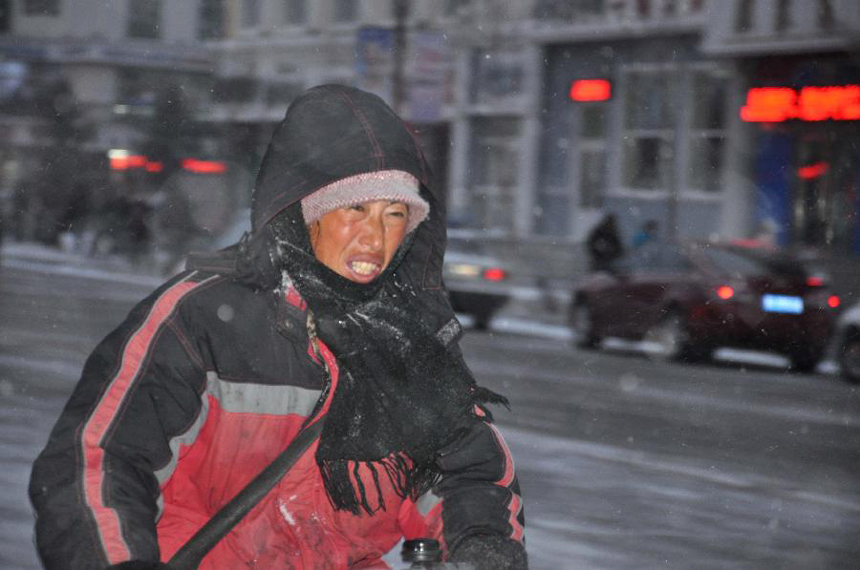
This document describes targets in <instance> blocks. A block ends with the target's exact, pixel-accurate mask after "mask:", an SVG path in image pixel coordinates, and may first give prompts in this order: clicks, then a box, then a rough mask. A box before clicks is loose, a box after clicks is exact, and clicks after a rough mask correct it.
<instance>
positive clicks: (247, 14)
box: [242, 0, 260, 28]
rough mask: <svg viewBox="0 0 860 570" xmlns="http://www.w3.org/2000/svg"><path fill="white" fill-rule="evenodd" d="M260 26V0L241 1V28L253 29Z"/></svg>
mask: <svg viewBox="0 0 860 570" xmlns="http://www.w3.org/2000/svg"><path fill="white" fill-rule="evenodd" d="M259 25H260V0H243V1H242V27H243V28H254V27H256V26H259Z"/></svg>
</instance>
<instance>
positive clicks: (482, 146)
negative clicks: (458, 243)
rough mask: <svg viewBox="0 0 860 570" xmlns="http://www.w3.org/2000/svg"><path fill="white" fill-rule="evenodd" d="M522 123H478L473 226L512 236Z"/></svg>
mask: <svg viewBox="0 0 860 570" xmlns="http://www.w3.org/2000/svg"><path fill="white" fill-rule="evenodd" d="M519 133H520V121H519V120H518V119H512V118H493V119H486V118H481V119H476V120H475V121H474V123H473V132H472V145H471V146H472V148H471V156H472V164H473V168H472V170H471V172H470V175H471V179H470V184H469V186H470V188H471V197H470V202H471V203H470V214H471V216H472V219H471V220H470V221H471V223H470V225H471V226H472V227H475V228H480V229H485V230H501V231H503V232H509V231H511V229H512V228H513V220H514V218H513V214H514V195H515V193H516V187H517V183H518V178H517V171H518V169H519Z"/></svg>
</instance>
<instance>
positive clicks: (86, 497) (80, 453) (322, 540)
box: [30, 272, 523, 570]
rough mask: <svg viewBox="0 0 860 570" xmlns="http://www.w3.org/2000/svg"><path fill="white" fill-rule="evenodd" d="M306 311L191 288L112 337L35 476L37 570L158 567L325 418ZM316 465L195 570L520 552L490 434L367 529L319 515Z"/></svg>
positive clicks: (169, 290) (506, 483)
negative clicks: (483, 545) (435, 552)
mask: <svg viewBox="0 0 860 570" xmlns="http://www.w3.org/2000/svg"><path fill="white" fill-rule="evenodd" d="M304 310H305V309H304V306H303V302H302V300H301V298H300V297H299V296H298V294H297V293H296V292H295V291H294V290H289V291H287V293H286V294H285V295H283V296H281V295H277V296H276V294H274V293H272V292H265V293H255V292H254V291H253V290H251V289H250V288H248V287H246V286H243V285H240V284H237V283H236V282H235V281H233V280H230V279H227V278H225V277H223V276H220V275H217V274H211V273H203V272H189V273H186V274H183V275H181V276H179V277H178V278H176V279H174V280H172V281H171V282H170V283H168V284H166V285H164V286H163V287H161V288H160V289H159V290H157V291H156V292H154V293H153V294H152V295H151V296H150V297H149V298H147V299H146V300H144V301H143V302H142V303H140V304H139V305H138V306H137V307H136V308H135V309H134V310H133V311H132V312H131V314H130V315H129V317H128V318H127V320H126V321H125V322H124V323H123V324H122V325H121V326H120V327H118V328H117V329H116V330H115V331H114V332H112V333H111V334H110V335H108V337H107V338H106V339H105V340H104V341H103V342H102V343H101V344H100V345H99V346H98V348H97V349H96V350H95V351H94V352H93V353H92V355H91V356H90V358H89V360H88V361H87V363H86V365H85V367H84V372H83V377H82V379H81V381H80V382H79V384H78V386H77V388H76V389H75V391H74V393H73V395H72V397H71V399H70V400H69V403H68V405H67V406H66V408H65V410H64V411H63V414H62V416H61V417H60V420H59V421H58V423H57V425H56V427H55V429H54V430H53V432H52V434H51V437H50V440H49V442H48V445H47V447H46V449H45V450H44V452H43V453H42V454H41V455H40V456H39V458H38V459H37V461H36V463H35V465H34V469H33V476H32V480H31V487H30V493H31V497H32V500H33V504H34V506H35V508H36V512H37V515H38V518H37V532H36V536H37V545H38V549H39V552H40V554H41V556H42V560H43V562H44V564H45V567H46V568H47V569H48V570H52V569H55V568H56V569H59V568H64V569H65V568H75V569H80V570H86V569H101V568H104V567H106V566H107V565H109V564H112V563H117V562H121V561H124V560H129V559H142V560H158V559H160V560H167V559H169V558H170V556H172V554H173V553H174V552H175V551H176V550H177V549H178V548H179V547H180V546H181V545H182V544H184V542H185V541H186V540H187V539H188V538H190V537H191V536H192V535H193V534H194V532H196V530H197V529H199V527H200V526H202V525H203V524H204V523H205V522H206V521H207V520H208V519H209V518H210V517H211V516H212V515H213V514H214V513H215V512H216V511H217V510H218V509H219V508H220V507H221V506H222V505H224V504H225V503H226V502H227V501H228V500H229V499H230V498H232V496H233V495H234V494H235V493H237V492H238V491H239V490H240V489H241V488H242V487H243V486H244V485H246V484H247V483H248V481H250V480H251V479H252V478H253V477H254V476H255V475H256V474H257V473H258V472H259V471H261V470H262V469H263V468H264V467H265V466H266V465H268V464H269V463H270V462H271V460H272V459H274V457H275V456H276V455H277V454H278V453H279V452H280V451H281V450H282V449H283V448H284V447H285V446H286V445H287V444H289V442H290V441H291V439H292V438H293V437H294V436H295V435H296V434H297V433H298V431H299V429H301V427H302V425H303V424H304V423H305V422H306V421H308V419H309V418H311V417H312V415H314V414H316V415H322V414H325V412H326V407H327V404H328V402H327V401H322V402H320V396H321V394H323V393H324V391H323V388H324V387H323V386H322V385H321V382H322V378H323V377H324V375H323V374H322V373H321V364H322V363H320V362H318V361H316V358H315V357H314V353H313V351H312V349H311V347H310V344H309V340H308V336H307V332H306V330H305V326H304V323H305V314H304ZM321 354H322V356H323V358H325V359H326V360H327V363H328V365H329V368H330V371H331V377H332V382H337V365H336V363H335V359H334V358H333V357H332V356H331V354H330V353H329V352H328V350H327V349H326V348H325V346H324V345H323V346H321ZM325 393H326V394H332V393H333V390H326V391H325ZM314 450H315V447H314V446H312V447H311V449H309V450H308V451H307V452H306V453H305V454H304V456H303V457H302V459H301V460H300V461H299V462H298V464H297V465H296V466H295V467H294V468H293V469H292V470H291V471H290V472H289V473H288V474H287V476H286V477H285V478H284V479H283V480H282V481H281V482H280V483H279V485H278V486H277V487H276V488H275V489H273V490H272V491H271V492H270V493H269V494H268V495H267V497H266V498H265V500H264V501H263V502H262V503H261V504H260V505H258V506H257V507H255V508H254V510H253V511H251V513H250V514H249V515H248V516H247V517H246V518H245V519H244V520H243V521H242V522H240V523H239V524H238V525H237V527H236V528H235V529H234V530H233V531H232V532H231V533H230V534H229V535H228V536H227V537H226V538H225V539H224V540H223V541H222V542H221V543H220V544H219V545H218V546H217V547H216V548H215V550H213V552H212V553H210V554H209V555H208V556H207V557H206V559H205V560H204V562H203V564H202V565H201V568H213V569H214V568H236V567H244V566H245V565H247V564H248V563H249V562H250V561H256V563H257V565H258V567H261V568H349V567H360V565H362V564H365V563H370V562H372V561H376V560H378V559H379V557H381V556H382V555H383V554H385V553H386V552H387V551H388V550H390V549H391V548H392V547H393V546H394V545H395V544H396V543H397V542H398V540H399V539H400V538H401V537H403V536H405V537H407V538H414V537H419V536H433V537H436V538H438V539H440V540H441V541H442V542H443V544H444V545H446V546H452V545H454V544H456V543H457V542H458V541H460V540H462V539H464V538H466V537H468V536H470V535H474V534H491V535H496V536H502V537H507V538H510V539H513V540H515V541H522V538H523V519H522V511H521V500H520V496H519V491H518V484H517V481H516V476H515V473H514V466H513V461H512V458H511V455H510V453H509V452H508V450H507V447H506V446H505V444H504V441H503V440H502V438H501V436H500V435H499V433H498V432H497V430H496V429H495V428H494V427H493V426H491V425H489V424H487V423H482V424H476V426H475V428H474V429H473V430H472V431H471V432H470V433H469V434H467V435H466V436H464V437H463V438H462V439H461V440H460V441H458V442H456V443H455V444H454V445H452V446H451V447H450V449H449V450H448V451H447V452H446V453H444V454H443V456H442V458H441V462H442V465H443V468H444V473H445V475H444V476H443V478H442V480H441V482H440V483H439V484H438V485H437V486H436V487H435V488H434V490H433V491H432V492H431V493H428V494H427V495H425V496H423V497H421V498H420V499H419V500H418V501H416V502H412V501H410V500H408V499H407V500H404V499H401V498H400V497H399V496H398V495H397V494H396V493H395V492H394V491H393V490H391V489H386V491H387V493H386V496H385V502H386V506H387V508H386V509H385V510H384V511H378V512H377V513H375V514H374V515H373V516H367V515H364V516H357V515H353V514H351V513H349V512H345V511H335V510H334V509H333V508H332V507H331V505H330V503H329V501H328V498H327V497H326V495H325V490H324V489H323V486H322V482H321V479H320V475H319V472H318V469H317V466H316V463H315V462H314V460H313V453H314Z"/></svg>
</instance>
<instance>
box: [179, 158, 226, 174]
mask: <svg viewBox="0 0 860 570" xmlns="http://www.w3.org/2000/svg"><path fill="white" fill-rule="evenodd" d="M182 168H184V169H185V170H188V171H190V172H197V173H199V174H220V173H222V172H227V165H226V164H224V163H223V162H217V161H214V160H197V159H196V158H184V159H182Z"/></svg>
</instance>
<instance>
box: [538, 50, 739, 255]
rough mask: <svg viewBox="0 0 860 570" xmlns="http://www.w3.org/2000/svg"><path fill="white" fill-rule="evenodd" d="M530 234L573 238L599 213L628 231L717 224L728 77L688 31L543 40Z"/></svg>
mask: <svg viewBox="0 0 860 570" xmlns="http://www.w3.org/2000/svg"><path fill="white" fill-rule="evenodd" d="M546 61H547V69H546V76H545V80H544V89H543V100H542V104H541V109H542V111H543V113H542V124H541V141H540V154H539V163H538V164H539V166H538V172H539V179H538V184H537V189H536V206H537V207H536V209H535V218H534V233H536V234H538V235H547V236H566V237H572V238H574V239H579V238H581V236H582V234H583V232H584V231H585V228H586V227H587V226H590V225H591V224H593V223H594V220H595V219H598V218H599V216H601V215H602V214H603V213H604V212H613V213H615V214H616V216H617V218H618V219H619V222H620V226H621V231H622V233H623V234H624V237H625V238H627V239H629V238H631V237H632V235H633V234H634V233H635V232H636V231H637V230H638V229H639V228H640V227H641V226H642V225H643V224H644V223H646V222H647V221H649V220H655V221H656V222H657V223H658V225H659V227H660V233H661V234H662V235H663V236H664V237H679V238H708V237H711V236H713V235H716V234H719V233H720V231H721V221H722V210H723V207H724V202H725V197H726V196H727V193H728V192H729V191H730V190H729V189H727V188H726V185H725V183H724V176H723V174H724V170H725V168H726V154H727V147H728V133H729V122H730V121H729V107H728V102H729V97H728V96H727V94H728V93H729V91H730V90H731V87H732V83H731V82H732V80H733V77H732V76H731V75H730V71H729V69H728V67H727V65H726V63H725V62H724V61H721V60H713V59H708V58H705V57H704V56H703V55H702V53H701V51H700V50H699V49H698V38H697V37H696V36H693V35H691V36H673V37H666V38H649V39H642V40H617V41H614V42H611V43H602V42H594V43H578V44H572V45H555V46H548V47H547V48H546Z"/></svg>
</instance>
